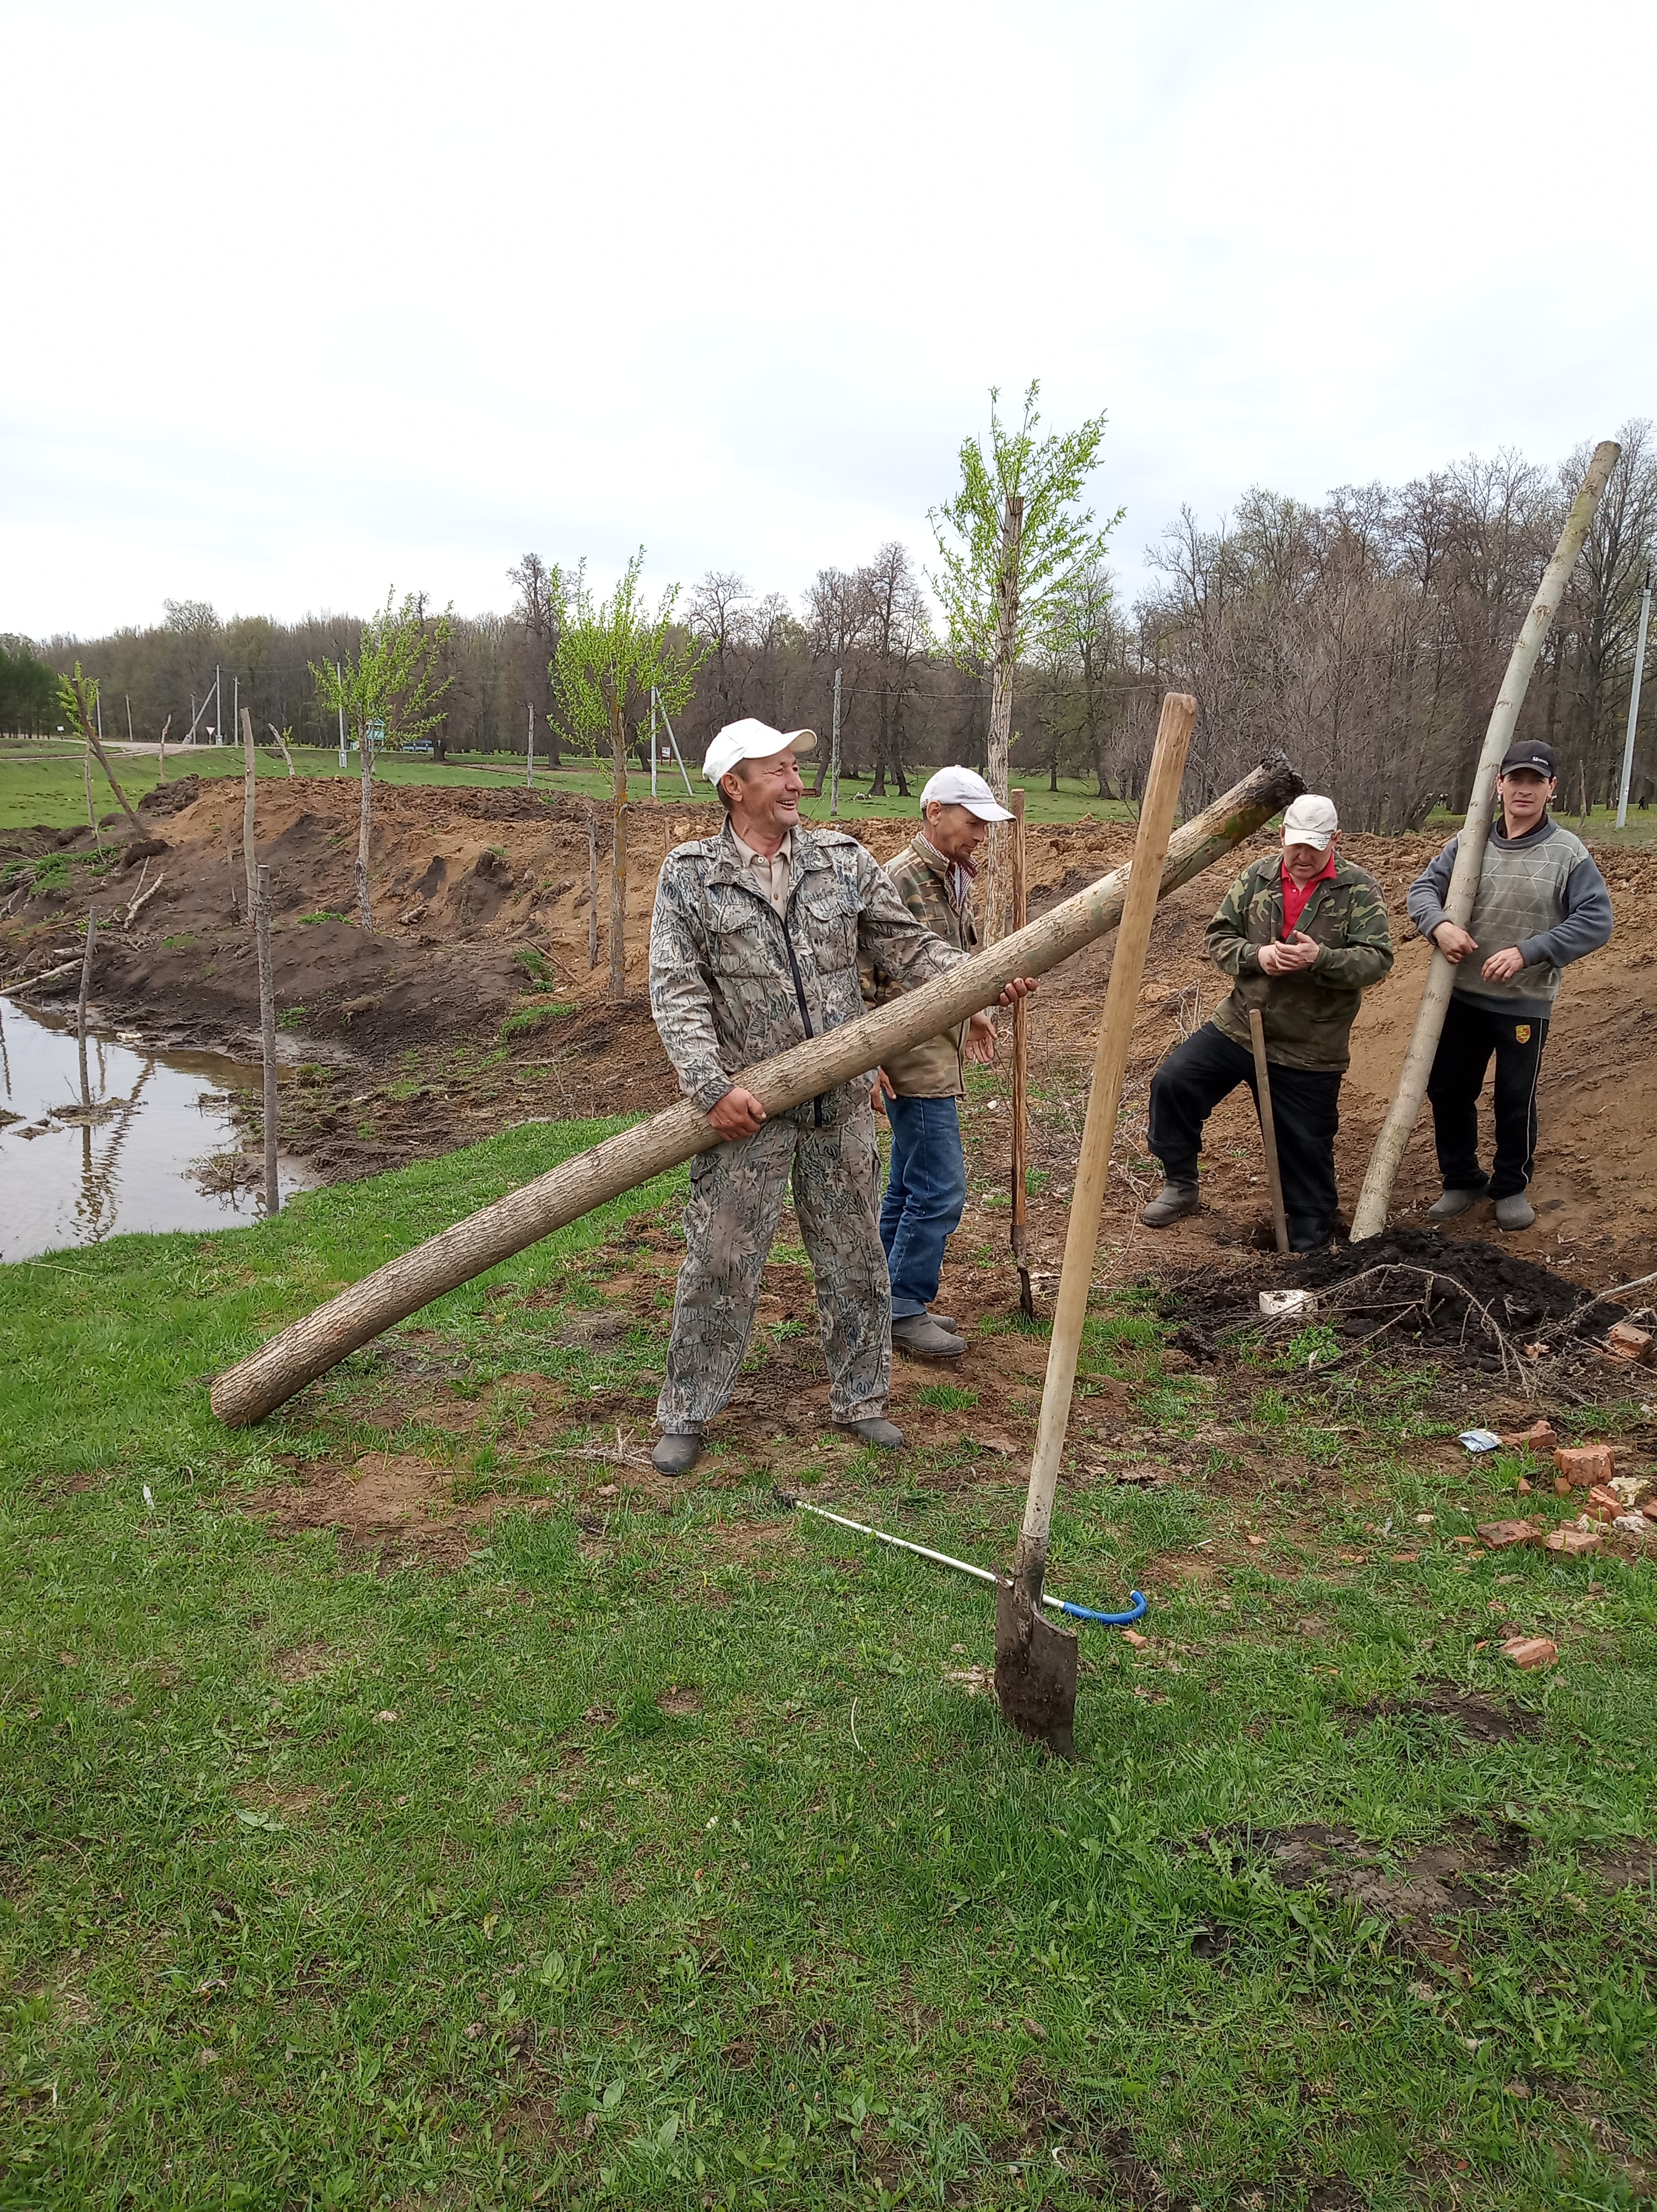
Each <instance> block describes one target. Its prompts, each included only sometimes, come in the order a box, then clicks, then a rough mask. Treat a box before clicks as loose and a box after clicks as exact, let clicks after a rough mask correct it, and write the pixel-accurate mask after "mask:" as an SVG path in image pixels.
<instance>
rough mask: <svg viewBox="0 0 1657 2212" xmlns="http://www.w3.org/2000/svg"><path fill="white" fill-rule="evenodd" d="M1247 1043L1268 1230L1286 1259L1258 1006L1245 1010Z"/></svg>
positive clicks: (1279, 1176) (1285, 1218) (1284, 1223)
mask: <svg viewBox="0 0 1657 2212" xmlns="http://www.w3.org/2000/svg"><path fill="white" fill-rule="evenodd" d="M1248 1034H1249V1041H1250V1042H1251V1043H1252V1045H1253V1047H1254V1080H1255V1082H1256V1083H1257V1085H1258V1086H1259V1099H1260V1135H1261V1138H1262V1139H1263V1140H1264V1145H1265V1152H1266V1188H1267V1190H1268V1191H1269V1192H1270V1194H1271V1229H1272V1234H1273V1235H1274V1236H1275V1237H1276V1239H1277V1249H1278V1250H1279V1251H1280V1252H1281V1253H1282V1255H1283V1256H1284V1258H1285V1259H1287V1257H1288V1216H1287V1214H1285V1212H1283V1179H1282V1173H1281V1172H1280V1170H1279V1169H1278V1165H1277V1124H1276V1121H1274V1120H1273V1119H1272V1115H1271V1071H1270V1068H1269V1067H1268V1066H1266V1025H1265V1018H1264V1015H1263V1014H1262V1013H1261V1012H1260V1009H1259V1008H1258V1006H1251V1007H1250V1008H1249V1010H1248Z"/></svg>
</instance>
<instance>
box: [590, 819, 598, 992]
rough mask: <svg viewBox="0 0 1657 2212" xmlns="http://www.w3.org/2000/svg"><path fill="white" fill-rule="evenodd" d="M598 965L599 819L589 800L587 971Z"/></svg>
mask: <svg viewBox="0 0 1657 2212" xmlns="http://www.w3.org/2000/svg"><path fill="white" fill-rule="evenodd" d="M598 964H599V817H598V809H597V808H596V807H595V806H594V805H593V804H592V803H591V801H590V800H589V801H588V808H587V969H588V974H589V975H590V974H591V973H592V971H593V969H594V968H596V967H597V966H598Z"/></svg>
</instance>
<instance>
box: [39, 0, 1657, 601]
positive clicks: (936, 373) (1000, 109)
mask: <svg viewBox="0 0 1657 2212" xmlns="http://www.w3.org/2000/svg"><path fill="white" fill-rule="evenodd" d="M0 23H3V27H4V34H5V38H6V50H7V52H8V55H9V70H8V74H9V77H10V79H11V82H13V84H14V85H15V86H17V87H34V88H35V90H34V94H32V95H31V96H30V97H28V98H27V99H23V100H17V99H14V100H13V101H12V102H11V103H9V160H8V168H9V176H10V179H11V180H12V194H13V201H14V207H13V216H14V219H13V222H12V223H11V225H10V226H9V231H10V235H9V264H10V276H11V296H12V298H13V300H14V302H17V301H27V300H31V299H32V300H34V301H36V302H37V303H38V307H39V313H38V316H37V317H36V318H35V319H34V328H33V330H32V331H29V332H28V333H27V335H26V336H25V335H22V334H21V325H20V324H19V323H18V321H17V320H16V319H15V320H14V326H13V331H12V334H11V342H10V343H9V345H8V347H7V349H6V356H5V362H4V368H3V370H0V483H3V488H4V497H3V501H0V628H13V627H15V628H18V629H24V630H26V631H30V632H34V633H37V634H39V633H44V632H48V631H51V630H53V629H60V628H72V629H78V630H81V631H82V632H90V631H94V630H97V629H101V628H104V627H106V626H107V625H110V624H113V623H118V622H123V621H147V620H153V619H155V618H156V617H157V616H158V615H159V611H160V605H161V599H162V598H163V597H164V596H166V595H168V594H170V595H173V596H175V597H180V596H192V597H203V598H210V599H213V600H214V601H215V602H216V604H217V605H219V606H220V607H221V609H222V610H225V611H228V610H230V609H241V610H251V609H253V608H256V607H257V608H261V609H264V610H266V611H271V612H272V613H276V614H279V615H292V614H296V613H299V612H301V611H303V610H304V609H305V608H307V607H310V606H320V605H334V606H343V605H350V606H355V607H359V608H360V607H363V606H366V605H369V603H370V602H371V601H374V600H376V599H381V598H382V597H383V595H384V592H385V591H386V589H387V586H388V585H390V584H392V583H393V582H394V583H395V584H396V585H397V586H399V588H402V587H405V586H422V587H423V588H425V589H426V590H428V591H429V592H432V593H434V594H435V595H436V597H437V598H438V599H449V598H451V597H452V598H453V599H454V600H455V601H456V603H457V604H458V605H460V606H461V607H463V608H466V609H468V610H470V609H477V608H481V607H484V606H487V605H501V604H503V602H504V601H505V599H507V598H508V597H509V587H508V586H507V585H506V583H505V580H504V576H503V570H504V568H506V566H507V564H508V562H510V561H511V560H513V559H515V557H516V556H517V555H518V554H519V553H521V551H522V550H524V549H525V548H526V547H527V546H530V545H533V546H536V547H537V548H539V550H542V551H543V552H545V554H546V555H547V556H549V557H554V558H562V559H566V560H568V559H572V558H574V557H576V556H578V555H580V554H582V553H583V552H584V553H586V554H588V555H589V556H591V559H592V561H593V564H594V569H595V570H596V571H597V572H599V573H600V574H605V573H608V572H612V571H613V570H614V569H615V568H617V567H618V566H619V564H620V562H621V561H622V560H623V559H624V557H625V555H626V553H627V552H628V550H630V549H631V546H632V545H634V544H637V543H638V542H640V541H641V540H643V542H644V543H645V544H647V545H648V546H649V566H650V570H651V572H652V574H654V575H655V577H657V578H658V579H661V578H666V577H670V576H674V575H677V576H680V577H682V578H685V579H686V580H689V579H691V578H692V577H694V576H695V575H696V574H699V573H700V572H701V571H702V570H703V569H704V568H709V567H711V566H719V567H729V568H739V569H740V570H742V571H743V572H744V573H745V574H746V575H747V577H748V578H749V580H750V581H751V582H752V584H753V585H755V586H758V587H771V586H777V587H781V588H783V589H785V590H788V591H790V592H797V591H798V590H799V589H800V588H801V586H802V585H803V584H804V583H805V582H806V580H807V579H808V578H809V576H810V575H811V574H812V573H813V571H814V570H815V569H816V568H817V567H818V566H819V565H820V564H821V563H823V562H830V561H838V562H852V561H856V560H858V559H861V558H863V557H866V556H867V555H868V553H870V552H871V551H872V550H873V549H874V545H875V544H876V543H877V542H878V541H879V540H880V538H884V537H888V536H899V537H902V538H906V539H907V540H909V542H910V543H911V544H914V545H915V546H916V547H917V549H921V550H925V548H926V547H927V545H928V544H929V538H928V532H927V529H926V525H925V520H924V515H925V509H926V507H928V505H929V503H931V502H932V501H935V500H937V499H939V498H940V497H942V496H945V495H947V493H948V491H949V490H950V489H951V488H952V483H953V454H954V449H955V447H956V445H957V444H958V442H959V439H960V438H961V436H962V435H964V434H965V433H966V432H968V431H970V430H976V429H978V428H980V427H981V425H982V423H983V422H984V414H985V387H986V386H988V385H989V384H990V383H991V382H998V383H1000V384H1001V385H1002V386H1003V387H1004V388H1005V389H1006V390H1007V391H1008V393H1009V395H1010V394H1013V393H1015V392H1016V391H1017V390H1018V389H1019V388H1020V386H1022V384H1023V383H1024V381H1025V380H1026V379H1027V378H1028V377H1029V376H1030V375H1032V374H1039V375H1040V376H1041V377H1042V379H1043V383H1044V400H1045V407H1046V411H1047V415H1048V418H1049V420H1050V422H1054V423H1056V424H1064V423H1069V422H1075V421H1076V420H1077V419H1079V418H1080V417H1081V416H1082V415H1083V414H1085V413H1088V412H1090V411H1092V410H1094V409H1096V408H1098V407H1100V406H1101V405H1102V406H1105V407H1106V408H1108V409H1109V410H1110V416H1111V428H1110V434H1109V436H1108V438H1107V440H1106V459H1105V464H1104V466H1103V467H1102V469H1101V471H1100V476H1099V478H1098V483H1097V498H1098V504H1099V505H1100V507H1101V508H1113V507H1116V506H1117V505H1118V504H1121V503H1123V502H1124V501H1125V503H1126V504H1127V506H1128V508H1129V514H1128V519H1127V522H1126V524H1125V526H1124V531H1123V533H1122V537H1121V539H1120V541H1119V544H1120V548H1121V565H1122V566H1123V568H1124V572H1125V573H1126V574H1127V576H1128V578H1129V580H1130V582H1131V581H1132V580H1133V579H1134V577H1135V576H1136V574H1137V572H1138V566H1139V556H1140V553H1141V551H1142V547H1143V545H1144V544H1145V543H1146V541H1147V540H1148V538H1152V537H1154V535H1155V534H1156V532H1158V531H1159V530H1160V528H1161V526H1162V524H1163V523H1164V522H1165V521H1167V520H1168V519H1169V518H1170V517H1171V516H1172V515H1173V513H1175V511H1176V510H1177V508H1178V507H1179V504H1180V502H1181V501H1191V503H1192V504H1194V505H1195V506H1197V507H1198V508H1199V510H1202V511H1203V512H1204V513H1209V514H1212V513H1215V512H1216V511H1217V510H1218V509H1219V508H1220V507H1223V506H1225V505H1227V504H1228V503H1229V502H1230V501H1234V499H1235V498H1236V496H1237V495H1238V494H1239V493H1240V492H1241V491H1242V490H1244V489H1246V488H1247V486H1248V485H1250V484H1251V483H1271V484H1273V485H1275V486H1276V487H1278V488H1280V489H1285V490H1288V491H1293V492H1296V493H1299V494H1301V495H1306V496H1316V495H1319V493H1321V492H1322V491H1323V490H1325V489H1326V488H1327V487H1328V486H1330V485H1331V484H1333V483H1341V482H1347V481H1363V480H1367V479H1368V478H1371V477H1383V478H1389V479H1397V478H1401V477H1407V476H1410V475H1412V474H1415V473H1417V472H1419V471H1423V470H1426V469H1429V468H1431V467H1435V466H1437V465H1441V464H1442V463H1443V462H1444V461H1446V460H1447V459H1451V458H1453V457H1454V456H1456V455H1458V454H1459V453H1465V452H1466V451H1468V450H1470V449H1472V448H1475V447H1477V448H1479V449H1481V450H1484V451H1489V450H1491V449H1493V448H1494V447H1496V446H1498V445H1500V444H1503V443H1512V444H1516V445H1518V446H1520V447H1523V448H1524V449H1525V450H1526V452H1528V453H1531V454H1532V455H1533V456H1535V457H1536V458H1538V459H1543V458H1546V459H1553V458H1556V457H1557V456H1559V455H1561V454H1563V453H1564V452H1565V451H1567V450H1568V449H1569V447H1571V446H1573V445H1574V444H1575V443H1576V442H1577V441H1579V440H1581V439H1593V438H1597V437H1601V436H1605V435H1609V433H1610V432H1611V430H1612V429H1614V428H1615V426H1616V424H1617V422H1618V421H1620V420H1621V419H1622V418H1623V416H1626V415H1628V414H1630V413H1637V412H1641V411H1645V410H1648V409H1649V407H1650V405H1651V389H1652V368H1653V365H1654V354H1657V347H1654V323H1657V313H1654V309H1653V307H1652V306H1651V304H1650V296H1649V287H1648V285H1645V284H1644V283H1642V281H1641V277H1640V264H1639V258H1638V235H1639V234H1638V228H1637V226H1638V222H1639V204H1640V201H1639V194H1640V191H1641V188H1642V179H1641V178H1640V176H1639V174H1638V171H1637V167H1636V163H1637V159H1638V155H1639V150H1640V143H1641V138H1640V133H1639V131H1638V130H1637V129H1636V128H1635V127H1632V126H1631V125H1629V124H1628V123H1626V122H1623V121H1619V120H1618V119H1617V118H1618V111H1619V104H1620V103H1621V102H1622V101H1623V100H1625V99H1627V98H1628V97H1629V96H1630V95H1629V89H1628V88H1631V87H1633V86H1636V85H1638V84H1640V83H1642V82H1645V81H1648V75H1649V69H1650V64H1651V61H1652V58H1653V47H1654V42H1657V41H1654V33H1653V31H1652V28H1651V27H1650V17H1649V15H1648V11H1645V10H1641V9H1636V8H1635V7H1634V6H1633V5H1631V4H1620V0H1619V3H1618V4H1613V0H1587V4H1585V5H1582V6H1581V7H1579V8H1578V9H1575V10H1574V11H1573V12H1572V13H1571V14H1570V15H1569V17H1565V16H1562V15H1560V14H1559V13H1558V11H1557V10H1556V9H1544V8H1542V7H1540V6H1538V5H1534V4H1532V0H1512V4H1507V5H1495V4H1490V0H1463V4H1461V5H1460V6H1459V7H1455V8H1446V7H1443V6H1441V5H1440V6H1429V5H1426V4H1423V0H1398V4H1393V5H1389V6H1386V7H1381V6H1378V5H1368V4H1364V5H1351V4H1349V5H1347V6H1345V7H1341V8H1331V7H1329V6H1327V5H1326V4H1325V5H1321V6H1301V5H1295V4H1291V0H1255V4H1248V0H1232V4H1228V5H1220V4H1215V0H1195V4H1188V5H1187V6H1186V7H1185V8H1183V9H1179V10H1178V11H1169V10H1161V11H1157V10H1147V9H1141V8H1133V7H1129V6H1127V5H1124V4H1121V0H1091V4H1090V0H1077V4H1067V3H1066V0H1024V4H1022V5H1018V6H1010V5H1000V4H990V0H962V4H958V5H953V6H950V7H947V8H946V7H943V6H917V5H912V4H905V0H887V4H884V5H876V4H874V3H873V0H844V4H842V5H840V6H838V7H837V8H836V9H832V10H827V9H810V10H807V9H797V10H791V11H790V10H778V9H776V8H774V7H769V8H767V7H761V6H759V5H758V4H751V3H750V0H741V4H725V5H722V6H719V7H716V8H712V9H706V8H704V9H685V8H683V7H672V6H667V5H665V4H662V0H642V4H638V5H636V6H634V7H633V8H631V9H627V10H620V9H606V10H594V9H575V8H572V7H570V6H567V5H557V6H550V7H549V6H539V7H531V6H528V5H521V4H518V0H484V4H481V5H475V6H473V7H472V9H468V10H466V11H464V12H461V13H456V12H455V11H454V10H452V9H438V8H436V7H432V6H424V5H403V6H399V7H396V8H393V7H390V6H387V5H382V4H380V0H374V4H368V5H357V6H350V5H345V6H340V5H338V4H336V5H334V6H333V7H332V8H324V7H321V6H320V5H317V4H314V0H288V4H283V5H282V6H280V7H277V6H265V7H255V6H244V7H241V8H237V9H225V8H222V7H208V6H204V5H199V6H198V5H193V4H186V0H174V4H173V5H171V6H167V5H161V6H159V7H155V8H151V9H145V10H142V11H140V10H137V9H132V8H131V7H119V6H113V5H110V6H103V7H97V6H88V5H77V4H76V0H58V4H57V5H55V6H54V7H52V8H51V9H42V8H40V7H39V6H34V7H30V8H27V9H25V8H22V7H11V8H9V9H5V10H3V12H0ZM53 88H72V89H71V90H69V91H67V92H64V94H62V95H61V96H54V94H53ZM17 179H25V180H27V182H26V185H24V187H23V188H22V190H21V191H20V190H19V188H18V185H17Z"/></svg>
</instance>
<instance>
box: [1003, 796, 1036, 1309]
mask: <svg viewBox="0 0 1657 2212" xmlns="http://www.w3.org/2000/svg"><path fill="white" fill-rule="evenodd" d="M1007 804H1008V806H1010V807H1011V808H1012V810H1013V827H1012V831H1011V836H1012V841H1013V928H1014V933H1017V932H1018V931H1019V930H1020V929H1022V928H1023V927H1025V925H1026V923H1027V922H1028V921H1029V919H1030V895H1029V878H1028V877H1027V876H1026V872H1025V859H1024V793H1022V792H1021V791H1012V792H1009V793H1008V795H1007ZM1029 1122H1030V1017H1029V1013H1028V1012H1027V1010H1026V1006H1025V1002H1024V1000H1022V999H1020V1000H1019V1002H1018V1004H1017V1006H1014V1009H1013V1225H1012V1228H1011V1231H1009V1233H1008V1243H1010V1244H1011V1245H1012V1248H1013V1265H1014V1267H1016V1268H1017V1269H1018V1271H1019V1310H1020V1313H1022V1314H1023V1315H1024V1316H1025V1317H1026V1320H1029V1321H1033V1320H1034V1319H1035V1317H1036V1302H1035V1297H1034V1294H1033V1291H1032V1290H1031V1288H1030V1228H1029V1219H1028V1214H1029V1200H1028V1195H1027V1192H1026V1183H1027V1182H1028V1180H1029V1136H1030V1128H1029Z"/></svg>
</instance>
